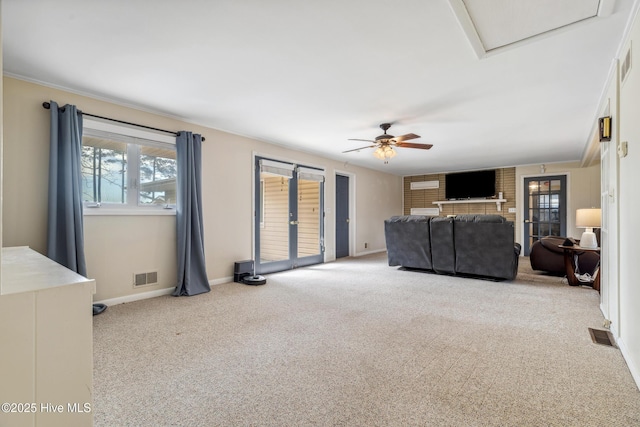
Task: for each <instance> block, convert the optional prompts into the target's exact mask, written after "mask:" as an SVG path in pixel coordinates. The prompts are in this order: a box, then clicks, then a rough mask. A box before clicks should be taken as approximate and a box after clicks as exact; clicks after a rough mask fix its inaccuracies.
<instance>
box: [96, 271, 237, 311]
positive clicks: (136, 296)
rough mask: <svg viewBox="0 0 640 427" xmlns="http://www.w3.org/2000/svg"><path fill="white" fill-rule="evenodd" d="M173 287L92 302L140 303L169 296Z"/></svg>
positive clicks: (228, 279)
mask: <svg viewBox="0 0 640 427" xmlns="http://www.w3.org/2000/svg"><path fill="white" fill-rule="evenodd" d="M232 281H233V276H229V277H223V278H221V279H214V280H209V286H215V285H221V284H223V283H229V282H232ZM174 289H175V287H173V288H164V289H156V290H154V291H148V292H140V293H137V294H132V295H125V296H122V297H116V298H109V299H105V300H102V301H94V303H95V304H104V305H108V306H110V305H118V304H124V303H127V302H133V301H140V300H143V299H149V298H155V297H161V296H164V295H171V293H172V292H173V291H174Z"/></svg>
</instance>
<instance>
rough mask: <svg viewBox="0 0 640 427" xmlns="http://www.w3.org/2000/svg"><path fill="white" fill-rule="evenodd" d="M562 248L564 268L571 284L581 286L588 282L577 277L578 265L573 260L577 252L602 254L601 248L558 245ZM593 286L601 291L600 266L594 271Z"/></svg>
mask: <svg viewBox="0 0 640 427" xmlns="http://www.w3.org/2000/svg"><path fill="white" fill-rule="evenodd" d="M558 247H559V248H560V249H562V250H563V251H564V269H565V272H566V273H567V281H568V282H569V284H570V285H571V286H579V285H584V284H585V283H588V282H581V281H579V280H578V278H577V277H576V266H575V263H574V262H573V256H574V255H575V254H576V253H577V252H596V253H597V254H600V248H583V247H582V246H578V245H574V246H565V245H558ZM591 286H593V289H595V290H596V291H598V292H600V266H599V265H598V268H596V271H595V272H594V273H593V281H592V282H591Z"/></svg>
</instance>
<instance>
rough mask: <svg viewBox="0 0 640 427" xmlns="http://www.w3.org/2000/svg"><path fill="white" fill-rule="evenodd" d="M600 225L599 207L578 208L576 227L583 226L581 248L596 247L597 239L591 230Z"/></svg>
mask: <svg viewBox="0 0 640 427" xmlns="http://www.w3.org/2000/svg"><path fill="white" fill-rule="evenodd" d="M600 226H601V213H600V209H596V208H591V209H578V210H577V211H576V227H577V228H585V231H584V233H582V237H580V246H582V247H583V248H589V249H594V248H597V247H598V240H597V239H596V234H595V233H594V232H593V229H594V228H598V227H600Z"/></svg>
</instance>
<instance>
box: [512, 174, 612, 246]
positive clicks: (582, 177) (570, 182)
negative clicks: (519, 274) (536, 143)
mask: <svg viewBox="0 0 640 427" xmlns="http://www.w3.org/2000/svg"><path fill="white" fill-rule="evenodd" d="M545 168H546V170H545V172H544V173H541V172H540V165H531V166H518V167H516V200H517V205H518V208H517V210H516V241H517V242H519V243H521V244H522V242H523V235H522V233H523V227H522V222H523V218H524V212H523V210H522V209H523V204H524V199H523V197H524V194H525V191H524V188H523V187H524V178H526V177H531V176H544V175H567V235H568V236H570V237H575V238H577V239H579V238H580V236H581V235H582V232H583V231H584V229H578V228H576V227H575V222H576V209H580V208H590V207H596V208H597V207H600V165H596V166H591V167H587V168H582V167H580V163H579V162H573V163H550V164H545Z"/></svg>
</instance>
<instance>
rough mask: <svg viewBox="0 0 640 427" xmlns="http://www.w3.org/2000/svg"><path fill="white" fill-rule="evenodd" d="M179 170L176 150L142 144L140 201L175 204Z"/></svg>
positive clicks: (144, 202)
mask: <svg viewBox="0 0 640 427" xmlns="http://www.w3.org/2000/svg"><path fill="white" fill-rule="evenodd" d="M177 170H178V167H177V164H176V151H175V150H172V149H168V148H157V147H147V146H141V147H140V199H139V203H140V204H141V205H166V204H170V205H174V204H175V203H176V174H177Z"/></svg>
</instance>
